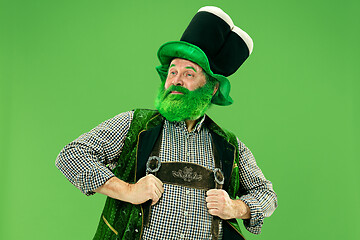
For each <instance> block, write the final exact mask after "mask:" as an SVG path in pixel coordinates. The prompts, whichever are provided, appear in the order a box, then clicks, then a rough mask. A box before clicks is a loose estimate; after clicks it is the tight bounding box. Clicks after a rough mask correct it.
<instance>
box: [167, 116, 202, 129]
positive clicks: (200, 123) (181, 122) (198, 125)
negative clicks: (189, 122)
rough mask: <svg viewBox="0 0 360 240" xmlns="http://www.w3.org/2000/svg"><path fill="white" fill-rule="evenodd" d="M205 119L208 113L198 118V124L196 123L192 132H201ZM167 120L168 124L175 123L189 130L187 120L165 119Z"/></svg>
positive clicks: (176, 125)
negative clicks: (172, 120)
mask: <svg viewBox="0 0 360 240" xmlns="http://www.w3.org/2000/svg"><path fill="white" fill-rule="evenodd" d="M205 119H206V115H204V116H202V117H200V118H199V119H198V120H197V123H196V125H195V127H194V129H193V131H192V132H200V130H201V127H202V126H203V124H204V121H205ZM165 121H166V122H168V124H173V125H174V126H175V127H179V128H184V129H186V130H187V127H186V123H185V121H180V122H169V121H168V120H167V119H165Z"/></svg>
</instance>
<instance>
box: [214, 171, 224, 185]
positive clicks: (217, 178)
mask: <svg viewBox="0 0 360 240" xmlns="http://www.w3.org/2000/svg"><path fill="white" fill-rule="evenodd" d="M214 178H215V182H216V183H217V184H219V185H223V184H224V174H223V173H222V171H221V169H220V168H215V169H214Z"/></svg>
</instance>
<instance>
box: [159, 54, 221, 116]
mask: <svg viewBox="0 0 360 240" xmlns="http://www.w3.org/2000/svg"><path fill="white" fill-rule="evenodd" d="M214 89H217V87H215V83H213V82H206V77H205V75H204V72H203V70H202V68H201V67H200V66H199V65H197V64H195V63H193V62H191V61H188V60H184V59H179V58H176V59H174V60H173V61H172V62H171V63H170V66H169V70H168V76H167V78H166V81H165V82H162V84H161V86H160V89H159V93H158V96H157V98H156V101H155V106H156V108H157V109H158V110H159V112H160V113H161V114H162V115H163V116H164V117H165V118H166V119H167V120H169V121H171V122H173V121H183V120H196V119H198V118H199V117H201V116H202V115H204V113H205V111H206V110H207V109H208V108H209V106H210V104H211V99H212V96H213V94H214V93H215V91H216V90H214Z"/></svg>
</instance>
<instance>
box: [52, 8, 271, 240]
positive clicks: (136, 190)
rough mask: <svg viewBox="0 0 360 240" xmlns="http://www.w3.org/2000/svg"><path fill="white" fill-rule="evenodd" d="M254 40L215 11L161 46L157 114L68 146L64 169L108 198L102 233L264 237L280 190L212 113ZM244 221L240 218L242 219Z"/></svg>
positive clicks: (140, 115) (227, 100) (61, 161)
mask: <svg viewBox="0 0 360 240" xmlns="http://www.w3.org/2000/svg"><path fill="white" fill-rule="evenodd" d="M251 51H252V40H251V38H250V37H249V36H248V35H247V34H246V33H245V32H244V31H242V30H241V29H239V28H238V27H236V26H234V25H233V23H232V20H231V18H230V17H229V16H228V15H227V14H226V13H225V12H223V11H222V10H221V9H219V8H216V7H204V8H201V9H200V10H199V11H198V13H197V14H196V15H195V16H194V18H193V19H192V21H191V23H190V24H189V26H188V28H187V29H186V31H185V33H184V34H183V36H182V38H181V40H180V41H175V42H168V43H165V44H164V45H163V46H161V47H160V49H159V51H158V57H159V60H160V62H161V66H159V67H157V70H158V72H159V75H160V78H161V79H162V84H161V86H160V89H159V93H158V96H157V99H156V102H155V105H156V108H157V109H158V111H152V110H145V109H136V110H133V111H129V112H125V113H122V114H119V115H117V116H115V117H114V118H112V119H109V120H107V121H105V122H104V123H102V124H100V125H99V126H98V127H96V128H94V129H93V130H91V131H90V132H89V133H85V134H83V135H81V136H80V137H79V138H78V139H76V140H75V141H73V142H72V143H70V144H68V145H67V146H66V147H65V148H64V149H63V150H62V151H61V152H60V154H59V156H58V158H57V161H56V166H57V167H58V168H59V169H60V170H61V171H62V172H63V173H64V175H65V176H66V177H67V178H68V179H69V181H70V182H72V183H73V184H74V185H75V186H76V187H78V188H79V189H80V190H81V191H82V192H83V193H84V194H86V195H91V194H94V193H95V192H97V193H102V194H105V195H107V196H108V198H107V201H106V204H105V207H104V211H103V214H102V216H101V219H100V223H99V227H98V230H97V232H96V234H95V237H94V239H244V238H243V236H242V234H241V231H240V227H239V224H238V220H239V219H243V220H244V225H245V227H246V228H247V230H249V231H250V232H252V233H255V234H258V233H260V229H261V226H262V223H263V218H264V217H268V216H270V215H271V214H272V212H273V211H274V210H275V208H276V206H277V200H276V194H275V193H274V191H273V189H272V184H271V182H270V181H268V180H266V179H265V177H264V175H263V174H262V172H261V170H260V169H259V168H258V166H257V165H256V162H255V159H254V157H253V156H252V154H251V152H250V150H249V149H248V148H247V147H246V146H245V145H244V144H243V143H241V142H240V141H239V140H238V139H237V138H236V137H235V135H233V134H232V133H230V132H228V131H225V130H223V129H221V128H220V127H219V126H218V125H216V124H215V123H214V122H213V121H212V120H211V119H210V118H209V117H208V116H206V115H205V112H206V110H207V109H208V107H209V106H210V105H211V103H213V104H218V105H229V104H231V103H232V99H231V97H230V96H229V92H230V83H229V80H228V79H227V78H226V76H229V75H231V74H232V73H234V72H235V71H236V70H237V69H238V68H239V67H240V65H241V64H242V63H243V62H244V61H245V60H246V58H247V57H248V56H249V55H250V53H251ZM236 219H238V220H236Z"/></svg>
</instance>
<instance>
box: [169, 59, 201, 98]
mask: <svg viewBox="0 0 360 240" xmlns="http://www.w3.org/2000/svg"><path fill="white" fill-rule="evenodd" d="M205 83H206V78H205V75H204V73H203V70H202V68H201V67H200V66H199V65H197V64H196V63H193V62H191V61H189V60H185V59H181V58H175V59H174V60H172V61H171V63H170V67H169V70H168V76H167V78H166V82H165V89H168V88H169V87H170V86H171V85H174V86H182V87H184V88H186V89H188V90H189V91H194V90H195V89H197V88H199V87H202V86H204V85H205ZM171 94H181V93H177V92H172V93H171Z"/></svg>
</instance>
